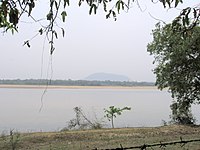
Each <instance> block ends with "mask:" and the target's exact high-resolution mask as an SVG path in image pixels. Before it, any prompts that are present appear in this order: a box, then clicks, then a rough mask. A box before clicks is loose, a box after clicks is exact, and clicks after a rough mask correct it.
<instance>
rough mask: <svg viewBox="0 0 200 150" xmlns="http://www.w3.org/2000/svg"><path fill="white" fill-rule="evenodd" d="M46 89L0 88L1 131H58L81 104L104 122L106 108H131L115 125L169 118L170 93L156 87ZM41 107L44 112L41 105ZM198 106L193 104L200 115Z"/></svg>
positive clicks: (157, 122) (154, 122)
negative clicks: (45, 90)
mask: <svg viewBox="0 0 200 150" xmlns="http://www.w3.org/2000/svg"><path fill="white" fill-rule="evenodd" d="M43 92H44V89H31V88H28V89H25V88H0V133H1V132H4V131H9V130H10V129H15V130H18V131H22V132H33V131H58V130H60V129H62V128H63V127H65V126H66V125H67V122H68V121H69V120H70V119H72V118H74V117H75V113H74V111H73V108H74V107H81V108H82V110H83V111H84V113H85V115H86V116H87V117H88V118H89V119H91V120H93V119H95V118H97V119H98V120H103V121H105V123H106V125H107V127H110V123H109V122H108V121H107V120H106V118H104V108H108V107H109V106H116V107H124V106H128V107H131V108H132V109H131V111H126V112H123V113H122V115H121V116H119V117H117V118H116V119H115V126H116V127H148V126H160V125H161V124H162V120H165V121H169V115H170V108H169V106H170V104H171V102H172V99H171V97H170V94H169V93H168V92H167V91H166V90H164V91H159V90H157V89H155V88H138V89H135V88H134V89H108V88H106V89H92V88H91V89H88V88H86V89H82V88H81V89H48V90H47V92H46V93H45V95H44V97H43V99H42V101H41V97H42V93H43ZM41 106H43V107H42V109H41V111H40V112H39V110H40V107H41ZM199 108H200V107H199V106H195V107H193V112H194V114H195V116H196V118H197V120H200V118H198V117H199V116H198V110H199Z"/></svg>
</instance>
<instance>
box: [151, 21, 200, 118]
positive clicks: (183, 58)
mask: <svg viewBox="0 0 200 150" xmlns="http://www.w3.org/2000/svg"><path fill="white" fill-rule="evenodd" d="M197 23H199V20H198V22H197ZM178 26H179V27H180V28H182V29H184V28H185V26H184V23H182V24H181V23H180V22H178ZM147 47H148V52H150V54H151V55H153V56H154V58H155V60H154V63H156V65H157V66H156V68H155V69H154V73H155V74H156V85H158V87H159V88H160V89H163V88H169V91H170V92H171V94H172V97H173V98H174V99H175V101H176V102H175V103H174V104H172V105H171V108H172V110H174V108H176V113H177V112H178V113H179V114H180V112H184V113H186V114H185V116H188V117H189V116H190V111H189V110H190V106H191V104H194V103H200V27H199V26H198V24H197V26H195V27H192V28H190V29H189V28H188V29H187V30H174V26H173V25H172V24H167V25H164V26H161V25H160V24H157V25H156V29H155V30H153V41H152V42H151V43H149V44H148V46H147ZM175 105H176V106H177V107H174V106H175ZM174 112H175V111H174ZM172 114H173V113H172ZM182 114H183V113H182ZM183 115H184V114H183ZM178 116H179V115H178ZM183 118H184V117H183ZM183 118H182V119H183ZM189 118H190V119H192V118H191V117H189ZM177 119H178V118H176V119H175V120H177ZM182 119H179V121H180V122H184V121H181V120H182Z"/></svg>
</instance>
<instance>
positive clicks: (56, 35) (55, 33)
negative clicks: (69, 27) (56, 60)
mask: <svg viewBox="0 0 200 150" xmlns="http://www.w3.org/2000/svg"><path fill="white" fill-rule="evenodd" d="M53 33H54V35H55V37H56V39H58V34H57V32H56V31H53Z"/></svg>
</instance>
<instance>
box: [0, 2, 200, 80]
mask: <svg viewBox="0 0 200 150" xmlns="http://www.w3.org/2000/svg"><path fill="white" fill-rule="evenodd" d="M37 3H38V5H39V3H43V4H42V5H41V6H40V8H38V9H36V10H34V12H33V13H34V14H35V15H36V18H38V19H40V18H42V16H41V14H46V13H47V9H46V8H45V5H46V4H47V1H42V0H38V1H37ZM77 3H78V1H77ZM197 3H198V2H197V1H196V2H195V1H193V2H185V3H184V5H180V6H179V8H183V7H186V6H194V5H195V4H197ZM140 6H141V8H142V9H143V10H145V11H144V12H142V11H141V10H140V9H139V8H138V6H137V5H136V4H134V5H133V7H132V8H131V10H130V11H129V12H128V13H126V12H122V13H121V14H120V15H118V19H117V21H114V20H113V19H109V20H108V19H105V14H104V13H102V11H101V10H98V14H97V15H89V14H88V11H89V10H88V7H87V6H86V5H83V6H82V7H80V8H79V7H78V4H76V5H72V6H70V7H69V9H68V10H67V12H68V16H67V20H66V23H65V24H60V26H63V27H64V28H65V30H66V31H65V32H66V35H65V37H64V38H62V37H61V36H60V38H59V40H56V41H55V45H56V50H55V52H54V54H53V56H52V59H51V60H52V78H53V79H83V78H85V77H86V76H88V75H90V74H92V73H97V72H105V73H115V74H121V75H126V76H128V77H129V78H130V79H131V80H133V81H155V75H154V74H153V73H152V69H153V68H154V67H155V66H153V65H152V61H153V57H152V56H150V55H149V53H147V48H146V46H147V44H148V43H149V42H150V41H151V40H152V36H151V31H152V29H153V28H154V25H155V24H156V23H157V22H158V21H157V20H155V19H153V18H152V17H151V16H150V15H149V13H151V15H152V16H154V17H155V18H158V19H161V20H164V21H166V22H169V21H170V20H172V19H173V17H174V16H176V15H177V14H178V13H179V11H180V10H177V9H170V10H167V9H163V6H162V4H161V3H159V2H158V3H157V4H153V3H152V2H151V0H144V1H142V0H141V1H140ZM44 16H45V15H44ZM19 25H20V27H19V33H16V34H15V35H11V33H6V34H3V33H1V35H0V38H1V40H0V45H1V47H0V53H1V55H0V70H1V73H0V79H16V78H20V79H26V78H46V77H47V73H48V64H49V63H51V62H50V61H49V60H50V56H49V47H48V43H47V42H46V44H44V41H45V40H44V39H45V38H44V36H38V37H36V38H34V39H33V40H32V41H31V42H30V43H31V48H27V47H26V46H23V42H24V41H25V40H28V39H30V38H31V37H33V36H34V35H35V34H36V33H37V32H38V30H39V28H40V26H39V24H38V23H32V21H31V20H30V19H27V18H26V17H24V18H23V19H22V22H20V24H19ZM50 66H51V65H50ZM41 70H42V71H41ZM49 70H51V69H49ZM49 72H51V71H49ZM49 74H50V73H49ZM48 77H49V76H48Z"/></svg>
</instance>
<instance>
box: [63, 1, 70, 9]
mask: <svg viewBox="0 0 200 150" xmlns="http://www.w3.org/2000/svg"><path fill="white" fill-rule="evenodd" d="M66 5H68V6H69V0H64V8H65V7H66Z"/></svg>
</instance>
